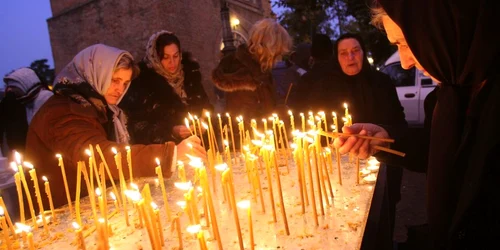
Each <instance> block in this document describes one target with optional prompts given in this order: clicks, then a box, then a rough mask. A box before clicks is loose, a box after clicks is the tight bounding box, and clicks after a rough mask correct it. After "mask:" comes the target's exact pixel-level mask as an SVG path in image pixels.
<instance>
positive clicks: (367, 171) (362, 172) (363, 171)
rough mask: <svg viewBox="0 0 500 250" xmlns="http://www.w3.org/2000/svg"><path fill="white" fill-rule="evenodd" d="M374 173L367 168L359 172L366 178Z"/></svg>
mask: <svg viewBox="0 0 500 250" xmlns="http://www.w3.org/2000/svg"><path fill="white" fill-rule="evenodd" d="M371 172H372V171H370V170H369V169H366V168H363V169H361V170H360V171H359V173H361V175H363V176H365V175H368V174H370V173H371Z"/></svg>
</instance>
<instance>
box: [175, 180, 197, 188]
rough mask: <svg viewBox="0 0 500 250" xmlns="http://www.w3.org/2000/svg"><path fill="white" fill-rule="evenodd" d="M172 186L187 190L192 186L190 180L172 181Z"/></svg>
mask: <svg viewBox="0 0 500 250" xmlns="http://www.w3.org/2000/svg"><path fill="white" fill-rule="evenodd" d="M174 186H175V187H176V188H178V189H180V190H189V189H190V188H192V187H193V183H191V181H188V182H176V183H174Z"/></svg>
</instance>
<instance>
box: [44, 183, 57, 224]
mask: <svg viewBox="0 0 500 250" xmlns="http://www.w3.org/2000/svg"><path fill="white" fill-rule="evenodd" d="M42 180H43V181H44V186H45V194H46V195H47V198H49V206H50V211H51V212H52V218H54V220H55V219H56V212H55V209H54V203H53V202H52V193H51V192H50V184H49V180H48V179H47V177H45V176H42Z"/></svg>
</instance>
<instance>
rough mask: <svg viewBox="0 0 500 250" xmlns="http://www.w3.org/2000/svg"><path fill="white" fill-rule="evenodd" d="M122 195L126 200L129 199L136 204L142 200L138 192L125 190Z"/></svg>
mask: <svg viewBox="0 0 500 250" xmlns="http://www.w3.org/2000/svg"><path fill="white" fill-rule="evenodd" d="M124 193H125V195H126V196H127V197H128V198H130V199H131V200H132V201H134V202H138V201H139V200H141V199H142V196H141V193H139V192H138V191H134V190H125V191H124Z"/></svg>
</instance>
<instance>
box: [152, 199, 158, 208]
mask: <svg viewBox="0 0 500 250" xmlns="http://www.w3.org/2000/svg"><path fill="white" fill-rule="evenodd" d="M151 207H152V208H153V210H156V209H158V205H156V203H155V202H154V201H152V202H151Z"/></svg>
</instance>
